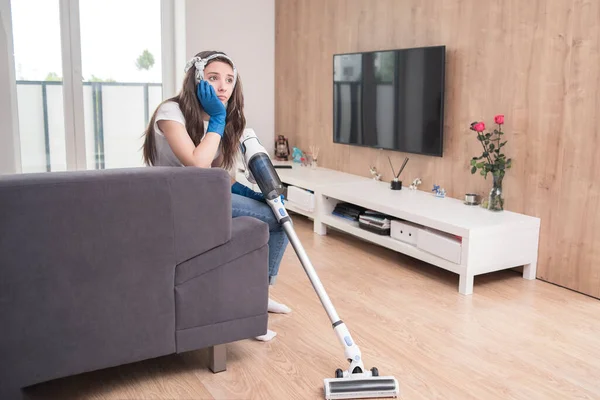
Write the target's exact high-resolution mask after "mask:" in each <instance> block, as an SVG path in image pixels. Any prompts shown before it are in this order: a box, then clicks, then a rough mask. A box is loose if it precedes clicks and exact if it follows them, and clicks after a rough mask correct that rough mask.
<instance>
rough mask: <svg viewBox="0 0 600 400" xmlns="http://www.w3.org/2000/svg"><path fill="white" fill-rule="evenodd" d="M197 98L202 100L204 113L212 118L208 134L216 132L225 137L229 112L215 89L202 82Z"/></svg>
mask: <svg viewBox="0 0 600 400" xmlns="http://www.w3.org/2000/svg"><path fill="white" fill-rule="evenodd" d="M196 96H197V97H198V100H200V104H202V108H203V109H204V111H205V112H206V113H207V114H208V115H209V116H210V120H209V121H208V132H215V133H218V134H219V135H221V137H223V133H224V132H225V117H226V116H227V110H226V109H225V106H224V105H223V103H221V100H219V98H218V97H217V93H215V89H214V88H213V87H212V86H211V85H210V84H209V83H208V82H207V81H205V80H201V81H200V83H199V84H198V86H197V87H196Z"/></svg>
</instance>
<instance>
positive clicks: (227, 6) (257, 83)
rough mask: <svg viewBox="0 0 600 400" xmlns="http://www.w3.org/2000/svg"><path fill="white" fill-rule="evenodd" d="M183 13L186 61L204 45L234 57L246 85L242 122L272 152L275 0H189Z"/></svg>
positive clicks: (206, 47) (203, 48)
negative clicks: (244, 119)
mask: <svg viewBox="0 0 600 400" xmlns="http://www.w3.org/2000/svg"><path fill="white" fill-rule="evenodd" d="M185 13H186V20H185V26H186V56H187V58H186V60H185V61H187V60H188V59H190V58H192V57H193V56H194V55H195V54H196V53H198V52H200V51H204V50H218V51H222V52H224V53H226V54H227V55H228V56H230V57H231V58H232V60H233V61H234V63H235V64H236V67H237V69H238V72H239V74H240V77H241V78H242V83H243V85H244V97H245V108H244V111H245V115H246V126H247V127H248V128H252V129H254V131H255V132H256V134H257V135H258V137H259V139H260V140H261V142H262V144H263V146H265V148H266V149H267V150H268V151H269V153H271V155H272V153H273V148H274V140H275V0H220V1H218V2H215V1H213V0H187V1H186V5H185ZM185 61H184V64H185ZM178 84H179V85H181V83H178Z"/></svg>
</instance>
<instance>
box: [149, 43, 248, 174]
mask: <svg viewBox="0 0 600 400" xmlns="http://www.w3.org/2000/svg"><path fill="white" fill-rule="evenodd" d="M216 53H220V54H225V53H222V52H219V51H203V52H200V53H198V54H196V57H201V58H206V57H209V56H211V55H213V54H216ZM213 61H222V62H225V63H227V64H229V65H231V62H230V61H229V60H228V59H226V58H222V57H217V58H214V59H212V60H210V61H209V62H208V64H210V63H212V62H213ZM231 67H232V68H233V65H231ZM195 77H196V67H194V66H193V67H191V68H190V69H189V70H188V72H187V73H186V75H185V78H184V80H183V87H182V89H181V91H180V92H179V94H177V95H176V96H174V97H171V98H170V99H167V100H165V101H163V103H164V102H166V101H174V102H176V103H178V104H179V108H180V109H181V112H182V113H183V116H184V117H185V129H186V130H187V132H188V134H189V135H190V138H191V139H192V141H193V142H194V145H195V146H198V144H200V140H201V139H202V137H203V136H204V121H203V120H202V112H203V109H202V105H201V104H200V101H198V97H196V78H195ZM161 104H162V103H161ZM157 110H158V107H157V109H156V110H155V111H154V113H153V114H152V118H150V122H149V123H148V127H147V128H146V131H145V133H144V136H145V139H144V155H143V157H144V162H145V163H146V165H154V163H155V162H156V142H155V138H154V122H155V121H156V112H157ZM245 127H246V117H245V116H244V94H243V87H242V80H241V79H240V75H239V73H238V76H237V82H236V84H235V87H234V88H233V92H232V93H231V97H230V98H229V102H228V103H227V117H226V124H225V133H224V134H223V137H222V138H221V156H220V157H219V158H222V162H221V167H222V168H225V169H227V170H229V169H230V168H231V167H232V166H233V165H234V164H235V156H236V154H237V151H238V149H239V143H240V137H241V136H242V133H243V132H244V128H245Z"/></svg>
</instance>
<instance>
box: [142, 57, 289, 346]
mask: <svg viewBox="0 0 600 400" xmlns="http://www.w3.org/2000/svg"><path fill="white" fill-rule="evenodd" d="M185 72H186V74H185V77H184V80H183V87H182V89H181V91H180V92H179V94H178V95H176V96H174V97H172V98H170V99H168V100H166V101H164V102H163V103H162V104H160V105H159V107H158V108H157V109H156V111H155V112H154V114H153V116H152V118H151V119H150V123H149V124H148V128H147V129H146V133H145V141H144V162H145V163H146V164H147V165H157V166H190V167H200V168H211V167H218V168H224V169H225V170H227V171H228V172H229V174H230V176H231V181H232V186H231V192H232V194H231V204H232V216H233V218H235V217H239V216H251V217H255V218H258V219H260V220H262V221H264V222H266V223H267V224H268V225H269V235H270V236H269V243H268V244H269V284H270V285H273V284H274V283H275V279H276V277H277V274H278V271H279V264H280V263H281V259H282V257H283V253H284V252H285V249H286V247H287V244H288V238H287V236H286V234H285V232H284V231H283V229H282V228H281V225H280V224H279V223H278V222H277V219H276V218H275V216H274V215H273V212H272V211H271V208H270V207H269V206H268V205H267V204H266V202H265V201H264V197H263V195H262V194H261V193H257V192H255V191H253V190H251V189H250V188H248V187H246V186H244V185H242V184H240V183H239V182H236V181H235V179H234V176H235V168H236V164H237V161H238V160H239V157H240V154H239V152H240V150H239V140H240V137H241V135H242V133H243V131H244V128H245V125H246V119H245V117H244V95H243V88H242V82H241V80H240V76H239V74H238V73H237V68H236V67H235V64H234V63H233V61H232V60H231V59H230V58H229V57H228V56H227V55H225V54H224V53H221V52H215V51H204V52H200V53H198V54H196V56H195V57H193V58H192V59H191V60H190V61H188V63H187V65H186V67H185ZM268 311H269V312H275V313H289V312H290V311H291V310H290V309H289V308H288V307H287V306H286V305H284V304H281V303H277V302H276V301H274V300H271V299H270V298H269V304H268ZM275 335H276V334H275V332H273V331H271V330H268V331H267V333H266V334H265V335H262V336H259V337H257V339H259V340H263V341H268V340H271V339H273V337H275Z"/></svg>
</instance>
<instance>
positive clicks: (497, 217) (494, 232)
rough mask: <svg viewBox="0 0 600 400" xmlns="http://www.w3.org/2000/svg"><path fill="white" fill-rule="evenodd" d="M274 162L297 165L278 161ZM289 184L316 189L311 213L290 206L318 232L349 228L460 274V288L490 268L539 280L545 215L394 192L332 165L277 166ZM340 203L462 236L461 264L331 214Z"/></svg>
mask: <svg viewBox="0 0 600 400" xmlns="http://www.w3.org/2000/svg"><path fill="white" fill-rule="evenodd" d="M274 164H276V165H277V164H291V163H278V162H274ZM277 172H278V174H279V176H280V179H281V181H282V182H283V183H285V184H287V185H291V186H297V187H300V188H303V189H307V190H310V191H313V192H314V195H315V209H314V211H313V212H307V211H305V210H303V209H301V208H298V207H295V206H294V204H293V203H291V202H290V201H288V202H287V203H286V207H287V208H288V209H289V210H290V211H294V212H297V213H300V214H303V215H306V216H308V217H310V218H313V219H314V231H315V232H316V233H318V234H319V235H325V234H326V233H327V228H328V227H332V228H335V229H337V230H340V231H343V232H347V233H349V234H352V235H354V236H357V237H360V238H362V239H364V240H367V241H369V242H372V243H376V244H378V245H381V246H384V247H387V248H389V249H392V250H395V251H398V252H400V253H403V254H406V255H408V256H411V257H414V258H416V259H419V260H422V261H425V262H427V263H429V264H433V265H436V266H438V267H440V268H444V269H446V270H448V271H452V272H454V273H456V274H458V275H459V276H460V279H459V289H458V290H459V292H460V293H462V294H465V295H469V294H472V293H473V283H474V277H475V276H476V275H480V274H485V273H488V272H493V271H498V270H503V269H510V268H514V267H518V266H524V268H523V278H525V279H535V277H536V263H537V254H538V242H539V229H540V219H539V218H535V217H531V216H527V215H523V214H518V213H513V212H509V211H502V212H492V211H488V210H486V209H483V208H481V207H479V206H468V205H465V204H464V203H463V202H462V201H461V200H457V199H453V198H449V197H445V198H438V197H436V196H435V195H434V194H433V193H432V192H425V191H422V190H410V189H409V188H408V187H407V186H406V187H403V188H402V190H398V191H396V190H391V189H390V188H389V185H390V184H389V182H378V181H374V180H373V179H369V178H365V177H360V176H356V175H351V174H347V173H343V172H339V171H334V170H331V169H326V168H315V169H312V168H311V167H303V166H300V165H298V164H294V165H293V168H292V169H280V168H278V169H277ZM339 202H347V203H351V204H355V205H358V206H362V207H364V208H367V209H370V210H374V211H378V212H381V213H384V214H387V215H389V216H391V217H395V218H398V219H401V220H404V221H409V222H411V223H414V224H417V225H419V226H420V227H422V228H423V229H427V228H429V229H435V230H437V231H439V232H444V233H447V234H452V235H455V236H459V237H460V238H462V242H459V243H460V264H458V263H454V262H452V261H448V260H447V259H444V258H442V257H439V256H437V255H435V254H432V253H431V252H428V251H424V250H422V249H421V248H419V247H417V246H415V245H412V244H408V243H405V242H402V241H399V240H397V239H394V238H392V237H390V236H382V235H378V234H375V233H371V232H369V231H367V230H364V229H362V228H360V227H359V226H358V223H357V222H354V221H350V220H347V219H344V218H341V217H338V216H335V215H332V214H331V212H332V211H333V209H334V208H335V206H336V204H337V203H339Z"/></svg>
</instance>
